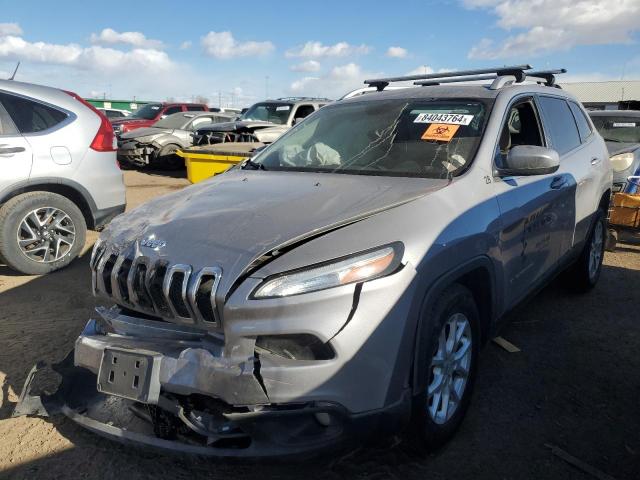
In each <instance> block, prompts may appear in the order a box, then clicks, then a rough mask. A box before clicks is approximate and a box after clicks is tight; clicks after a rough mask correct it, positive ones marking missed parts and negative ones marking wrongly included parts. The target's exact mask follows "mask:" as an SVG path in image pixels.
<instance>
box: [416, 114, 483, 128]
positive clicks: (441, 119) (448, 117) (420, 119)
mask: <svg viewBox="0 0 640 480" xmlns="http://www.w3.org/2000/svg"><path fill="white" fill-rule="evenodd" d="M471 120H473V115H463V114H460V113H420V114H418V116H417V117H416V119H415V120H414V121H413V123H446V124H448V125H469V124H470V123H471Z"/></svg>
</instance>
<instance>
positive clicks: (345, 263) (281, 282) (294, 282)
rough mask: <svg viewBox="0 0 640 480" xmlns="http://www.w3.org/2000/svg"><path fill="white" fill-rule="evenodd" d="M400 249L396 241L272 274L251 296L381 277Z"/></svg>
mask: <svg viewBox="0 0 640 480" xmlns="http://www.w3.org/2000/svg"><path fill="white" fill-rule="evenodd" d="M402 252H403V246H402V244H401V243H399V242H398V243H394V244H391V245H387V246H384V247H380V248H376V249H375V250H369V251H367V252H362V253H358V254H355V255H351V256H349V257H345V258H342V259H336V260H332V261H331V262H326V263H321V264H317V265H311V266H309V267H306V268H303V269H299V270H292V271H290V272H286V273H281V274H278V275H273V276H271V277H268V278H267V279H265V281H264V282H263V283H262V284H260V286H259V287H258V288H257V289H256V290H255V292H254V293H253V295H252V297H253V298H274V297H287V296H289V295H298V294H301V293H309V292H316V291H318V290H325V289H327V288H333V287H339V286H341V285H347V284H349V283H355V282H365V281H368V280H373V279H374V278H380V277H384V276H385V275H389V274H390V273H393V272H394V271H395V270H396V269H397V268H398V266H399V265H400V260H402Z"/></svg>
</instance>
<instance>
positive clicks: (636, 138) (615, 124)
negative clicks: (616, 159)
mask: <svg viewBox="0 0 640 480" xmlns="http://www.w3.org/2000/svg"><path fill="white" fill-rule="evenodd" d="M591 120H592V121H593V125H594V126H595V127H596V129H597V130H598V132H600V135H602V138H604V139H605V140H606V141H607V142H620V143H640V117H625V116H620V115H616V116H613V115H612V116H604V115H603V116H600V115H593V116H592V117H591Z"/></svg>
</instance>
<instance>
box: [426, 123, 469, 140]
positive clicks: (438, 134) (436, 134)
mask: <svg viewBox="0 0 640 480" xmlns="http://www.w3.org/2000/svg"><path fill="white" fill-rule="evenodd" d="M459 128H460V125H447V124H442V123H433V124H431V125H429V128H427V129H426V130H425V132H424V133H423V134H422V137H420V138H421V139H422V140H437V141H439V142H450V141H451V139H452V138H453V136H454V135H455V134H456V132H457V131H458V129H459Z"/></svg>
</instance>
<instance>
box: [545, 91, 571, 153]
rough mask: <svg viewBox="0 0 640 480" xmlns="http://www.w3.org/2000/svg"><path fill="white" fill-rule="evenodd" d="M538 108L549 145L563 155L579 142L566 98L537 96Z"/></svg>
mask: <svg viewBox="0 0 640 480" xmlns="http://www.w3.org/2000/svg"><path fill="white" fill-rule="evenodd" d="M539 102H540V108H541V109H542V115H543V119H544V126H545V130H546V132H547V134H548V135H549V137H551V146H552V147H553V148H554V149H555V150H556V151H557V152H558V153H559V154H560V155H564V154H565V153H567V152H570V151H571V150H573V149H574V148H576V147H578V146H579V145H580V143H581V141H580V134H579V133H578V126H577V125H576V121H575V119H574V118H573V114H572V113H571V110H570V109H569V105H568V103H567V102H566V100H564V99H562V98H556V97H544V96H542V97H539Z"/></svg>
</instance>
